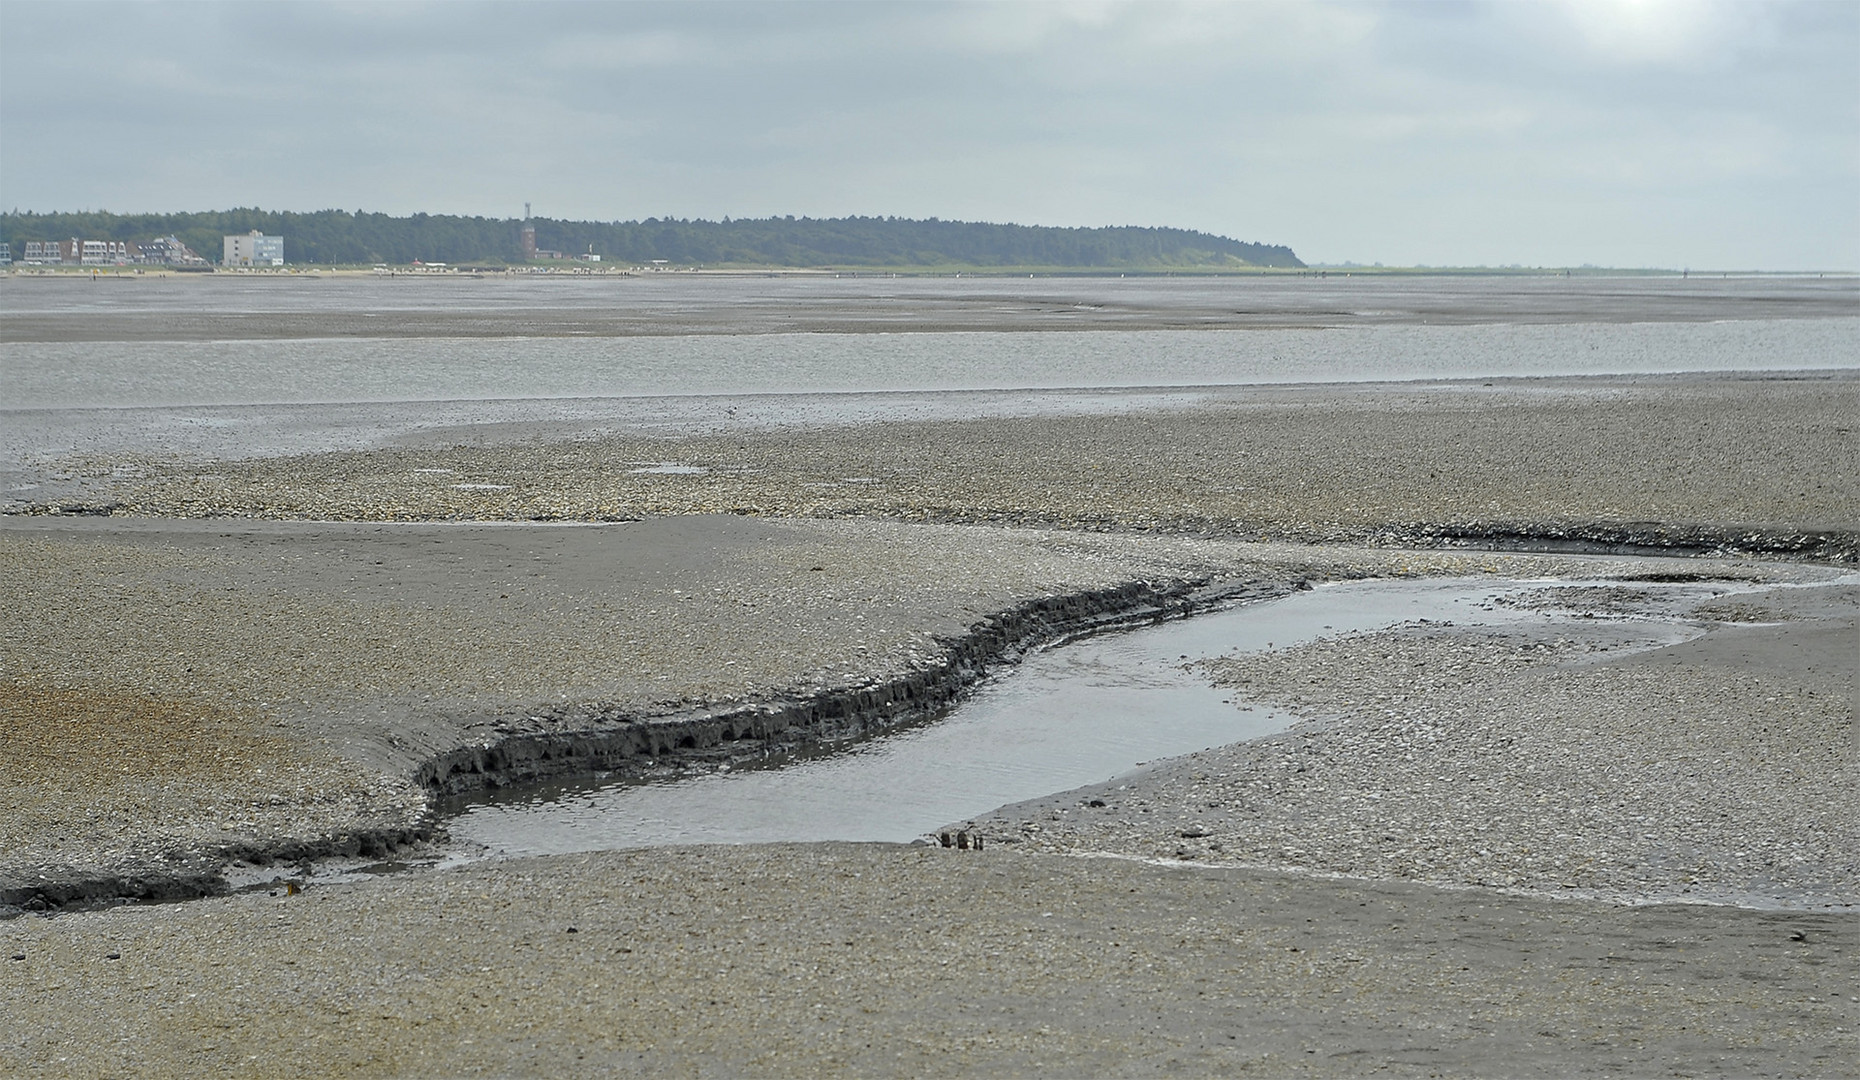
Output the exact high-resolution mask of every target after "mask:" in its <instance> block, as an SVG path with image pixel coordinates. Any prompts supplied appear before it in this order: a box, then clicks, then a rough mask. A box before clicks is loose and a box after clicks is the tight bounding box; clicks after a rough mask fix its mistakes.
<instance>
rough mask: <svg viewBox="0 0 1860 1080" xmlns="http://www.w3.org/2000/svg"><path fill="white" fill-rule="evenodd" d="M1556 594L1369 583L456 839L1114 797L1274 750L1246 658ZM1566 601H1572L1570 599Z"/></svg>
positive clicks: (625, 835) (1070, 656) (1151, 638)
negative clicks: (1164, 769)
mask: <svg viewBox="0 0 1860 1080" xmlns="http://www.w3.org/2000/svg"><path fill="white" fill-rule="evenodd" d="M1546 584H1551V583H1550V582H1519V581H1510V580H1504V581H1492V580H1489V579H1486V580H1479V581H1467V580H1456V581H1440V580H1432V581H1366V582H1351V583H1344V584H1337V585H1324V586H1319V587H1317V588H1315V589H1313V590H1311V591H1309V592H1303V593H1299V594H1296V595H1293V596H1289V597H1285V598H1282V599H1279V600H1274V601H1269V602H1266V603H1259V604H1248V605H1244V606H1241V607H1238V608H1234V609H1231V610H1228V611H1225V612H1218V613H1211V614H1204V615H1198V616H1196V617H1194V618H1192V619H1185V620H1181V621H1179V622H1173V623H1166V624H1163V625H1161V626H1156V627H1150V628H1146V629H1141V630H1134V631H1127V632H1123V633H1117V634H1108V635H1103V636H1100V637H1093V638H1088V639H1085V640H1082V641H1078V642H1074V643H1072V644H1069V645H1065V646H1062V647H1058V648H1053V649H1047V650H1044V651H1042V652H1039V653H1036V654H1034V655H1033V656H1031V657H1029V658H1027V659H1026V660H1025V661H1024V662H1022V663H1021V664H1020V665H1019V666H1018V667H1017V668H1015V669H1014V670H1012V671H1010V672H1008V673H1007V674H1005V675H1003V676H1001V677H998V678H995V679H992V680H990V681H989V682H988V683H987V684H986V685H984V686H983V687H981V688H980V689H979V690H978V691H977V692H976V693H975V694H973V695H972V696H971V697H970V698H968V699H967V700H965V701H964V702H963V703H962V704H961V705H960V706H958V707H957V708H956V709H954V710H952V711H951V712H950V713H949V714H948V715H947V716H945V717H944V718H942V719H940V720H938V721H937V722H935V723H931V724H925V725H922V726H919V727H915V728H912V729H909V730H906V731H900V732H895V733H891V734H888V735H884V736H880V737H877V738H873V739H870V740H867V741H865V742H863V743H860V744H857V745H855V746H853V747H851V748H848V749H846V750H844V751H841V752H838V753H835V754H832V755H829V756H823V757H819V758H811V759H805V760H800V761H794V762H790V763H788V764H785V765H782V766H780V767H777V768H767V769H748V770H740V771H735V772H725V773H717V774H710V775H703V776H691V777H683V778H678V779H671V780H659V781H645V782H641V781H624V782H610V783H607V784H604V785H602V784H598V783H587V784H581V785H561V786H553V787H547V788H539V789H529V790H527V791H526V790H521V789H518V790H507V791H503V792H492V793H487V794H485V795H484V796H481V797H480V798H481V800H482V801H476V802H472V803H470V804H468V805H467V806H466V807H465V809H464V810H463V812H462V813H461V814H459V816H457V817H455V818H453V819H452V820H451V821H450V823H449V826H448V827H449V829H450V831H451V833H452V835H453V837H454V838H455V839H457V840H462V841H466V842H469V843H475V844H481V845H483V846H484V847H485V848H487V849H489V850H490V851H491V852H492V853H494V854H508V855H540V854H559V853H565V852H574V851H595V850H610V849H616V848H631V847H651V846H657V845H668V844H696V843H774V842H781V841H811V840H876V841H894V842H902V841H909V840H912V839H915V838H917V837H919V836H921V835H923V834H924V833H925V832H927V831H928V830H930V829H934V828H936V827H938V826H939V825H942V824H945V823H947V822H951V821H959V820H962V819H963V818H966V817H972V816H974V815H976V814H980V813H983V812H986V811H988V810H992V809H994V808H996V807H998V806H1002V805H1004V804H1007V803H1013V802H1019V801H1022V800H1025V799H1031V798H1036V797H1039V796H1042V795H1047V794H1050V793H1052V792H1055V791H1064V790H1067V789H1070V788H1075V787H1079V786H1081V785H1084V784H1090V783H1096V782H1098V781H1102V780H1106V779H1109V778H1112V777H1115V776H1118V775H1121V774H1123V773H1126V772H1129V771H1130V770H1132V769H1134V768H1136V767H1137V766H1139V765H1141V764H1144V763H1146V762H1148V761H1150V760H1153V759H1157V758H1163V757H1172V756H1176V755H1180V754H1186V753H1190V752H1193V751H1196V750H1202V749H1206V748H1208V747H1212V746H1221V745H1225V744H1227V743H1232V742H1239V741H1242V740H1245V739H1254V738H1259V737H1260V736H1263V735H1270V734H1273V733H1274V732H1278V731H1282V730H1284V729H1285V728H1286V727H1289V726H1290V725H1291V724H1292V722H1293V721H1294V720H1295V719H1296V718H1295V717H1294V716H1292V715H1290V714H1288V713H1284V712H1279V711H1275V710H1269V709H1263V708H1253V709H1243V708H1240V707H1237V706H1236V705H1235V704H1234V702H1233V695H1232V692H1231V691H1224V690H1220V689H1217V688H1215V687H1213V686H1210V685H1209V684H1208V683H1207V682H1206V681H1205V679H1204V678H1203V677H1202V676H1201V675H1199V674H1198V673H1196V672H1194V671H1192V670H1189V665H1190V664H1191V663H1192V662H1193V661H1195V660H1199V659H1203V658H1206V657H1212V656H1220V655H1224V654H1228V653H1234V652H1247V651H1255V650H1264V649H1269V648H1284V647H1287V646H1290V645H1295V644H1299V643H1302V642H1306V641H1310V640H1313V639H1315V638H1318V637H1323V636H1329V635H1332V634H1341V633H1346V632H1349V631H1358V630H1372V629H1378V628H1381V627H1386V626H1391V625H1394V624H1396V623H1401V622H1406V621H1412V620H1420V619H1428V620H1434V621H1438V622H1452V623H1455V624H1457V625H1462V626H1465V625H1492V626H1503V625H1515V624H1520V623H1525V622H1534V623H1542V622H1544V621H1546V620H1548V619H1550V618H1552V617H1553V616H1549V615H1546V614H1544V613H1543V612H1537V611H1528V610H1520V609H1517V608H1512V607H1506V606H1503V605H1495V604H1493V603H1492V601H1493V600H1494V599H1495V598H1496V597H1498V596H1500V595H1504V594H1507V593H1514V592H1517V591H1520V590H1523V589H1527V588H1534V587H1541V586H1543V585H1546ZM1558 584H1563V583H1561V582H1559V583H1558Z"/></svg>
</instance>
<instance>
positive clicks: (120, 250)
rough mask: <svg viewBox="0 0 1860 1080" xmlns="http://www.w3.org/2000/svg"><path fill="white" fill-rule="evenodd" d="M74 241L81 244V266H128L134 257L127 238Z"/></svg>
mask: <svg viewBox="0 0 1860 1080" xmlns="http://www.w3.org/2000/svg"><path fill="white" fill-rule="evenodd" d="M74 243H77V244H79V247H78V250H77V263H78V265H79V266H126V265H128V263H129V261H130V259H132V258H134V253H132V251H131V250H130V248H131V245H130V244H129V242H128V241H126V240H82V241H74ZM66 261H67V262H69V261H70V260H69V259H67V260H66Z"/></svg>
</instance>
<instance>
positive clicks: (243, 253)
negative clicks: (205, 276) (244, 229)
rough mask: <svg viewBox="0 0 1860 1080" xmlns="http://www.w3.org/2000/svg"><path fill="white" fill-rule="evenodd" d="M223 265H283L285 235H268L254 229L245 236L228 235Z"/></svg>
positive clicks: (221, 261) (222, 260)
mask: <svg viewBox="0 0 1860 1080" xmlns="http://www.w3.org/2000/svg"><path fill="white" fill-rule="evenodd" d="M220 264H221V265H223V266H283V265H284V237H282V236H266V235H265V234H264V233H262V232H259V231H258V230H257V229H253V230H252V231H251V232H249V233H246V234H245V235H243V236H228V237H226V254H225V257H224V258H223V259H221V260H220Z"/></svg>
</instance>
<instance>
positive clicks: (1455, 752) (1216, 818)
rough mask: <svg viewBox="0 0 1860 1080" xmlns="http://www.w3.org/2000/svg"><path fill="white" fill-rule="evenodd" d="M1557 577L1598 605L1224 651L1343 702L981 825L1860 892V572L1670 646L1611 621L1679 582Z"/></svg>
mask: <svg viewBox="0 0 1860 1080" xmlns="http://www.w3.org/2000/svg"><path fill="white" fill-rule="evenodd" d="M1558 593H1568V594H1570V595H1568V596H1566V597H1563V598H1561V599H1562V601H1563V602H1564V603H1566V604H1568V605H1569V606H1570V607H1571V608H1573V610H1574V611H1575V612H1576V613H1578V614H1581V615H1585V616H1587V617H1588V619H1590V620H1596V621H1587V620H1582V619H1579V620H1572V621H1571V622H1567V623H1561V624H1556V623H1553V624H1551V625H1550V626H1549V627H1548V628H1544V629H1534V628H1527V629H1518V630H1503V631H1498V630H1491V629H1486V628H1466V629H1460V628H1454V627H1450V626H1442V625H1439V624H1423V625H1408V626H1403V627H1400V628H1397V629H1394V630H1389V631H1382V632H1377V633H1365V634H1352V635H1346V636H1344V637H1340V638H1334V639H1328V640H1321V641H1318V642H1314V643H1311V644H1308V645H1303V646H1299V647H1295V648H1290V649H1283V650H1277V651H1272V652H1267V653H1259V654H1250V655H1242V656H1234V657H1228V658H1223V659H1220V660H1216V661H1212V662H1210V663H1208V665H1207V667H1208V669H1209V671H1210V673H1211V674H1212V675H1213V677H1214V678H1215V680H1216V682H1217V683H1218V684H1219V685H1222V686H1229V687H1232V688H1234V689H1235V690H1236V691H1237V692H1238V693H1239V694H1240V695H1241V699H1242V700H1243V701H1245V702H1249V703H1263V704H1270V705H1273V706H1277V707H1280V708H1284V709H1288V710H1291V711H1293V712H1295V713H1296V714H1298V715H1301V716H1307V717H1311V718H1314V720H1318V721H1323V722H1308V723H1305V724H1301V725H1299V726H1296V727H1294V728H1293V729H1292V730H1291V731H1290V732H1288V733H1286V734H1285V735H1282V736H1277V737H1274V738H1269V739H1263V740H1257V741H1255V742H1252V743H1245V744H1239V745H1235V746H1230V747H1225V748H1222V749H1218V750H1210V751H1205V752H1202V753H1199V754H1195V755H1192V756H1191V757H1189V758H1186V759H1180V760H1177V761H1174V762H1171V763H1169V764H1167V765H1165V766H1162V767H1159V768H1157V769H1155V770H1153V771H1151V772H1149V773H1148V774H1146V775H1143V776H1140V777H1134V778H1131V779H1130V780H1128V781H1126V782H1123V783H1113V784H1108V785H1104V786H1101V787H1094V788H1088V789H1083V790H1081V791H1077V792H1071V793H1068V794H1066V795H1065V796H1063V797H1055V798H1050V799H1042V800H1037V801H1036V802H1034V803H1031V804H1025V805H1022V806H1019V807H1012V808H1007V809H1005V810H1003V811H998V812H997V813H996V814H994V815H991V816H990V817H989V818H987V819H984V820H982V821H981V822H979V823H978V824H979V825H980V826H981V828H982V830H983V831H984V833H985V834H987V835H989V836H992V837H995V838H997V839H1000V840H1005V841H1007V842H1010V843H1015V844H1021V845H1025V846H1027V847H1029V848H1032V849H1035V850H1041V851H1056V852H1069V853H1075V854H1076V853H1105V854H1118V855H1131V856H1137V857H1144V858H1157V859H1178V860H1196V861H1202V862H1211V863H1216V864H1234V865H1243V866H1272V867H1280V868H1287V869H1300V870H1306V871H1312V872H1319V873H1337V874H1349V875H1353V876H1361V877H1370V878H1395V879H1412V880H1421V881H1429V882H1435V883H1439V884H1443V885H1451V886H1480V887H1496V888H1506V889H1517V890H1527V891H1532V892H1539V893H1550V894H1556V893H1558V892H1568V893H1571V894H1576V895H1584V896H1601V897H1607V898H1611V899H1621V900H1645V899H1648V898H1664V899H1674V900H1688V899H1689V900H1711V901H1716V902H1731V903H1754V904H1759V905H1764V904H1769V905H1776V904H1782V905H1788V906H1808V907H1820V906H1827V907H1834V908H1839V909H1843V910H1847V911H1852V910H1853V909H1854V905H1856V904H1860V824H1857V823H1860V753H1857V752H1856V748H1855V743H1854V740H1853V737H1852V732H1853V722H1854V721H1853V700H1854V657H1855V644H1856V618H1855V616H1856V608H1857V607H1860V587H1857V586H1854V585H1851V584H1850V585H1845V586H1832V587H1827V588H1806V589H1805V588H1784V589H1775V590H1771V591H1769V592H1767V593H1758V594H1755V595H1754V596H1746V598H1745V599H1744V600H1743V602H1742V608H1741V610H1742V612H1743V613H1745V614H1757V613H1760V614H1762V615H1764V616H1766V617H1768V618H1772V619H1775V618H1783V619H1786V620H1787V621H1786V622H1782V623H1781V624H1779V625H1756V626H1749V625H1736V624H1708V625H1710V626H1711V628H1710V630H1709V631H1708V632H1707V633H1706V634H1705V635H1704V636H1703V637H1700V638H1698V639H1695V640H1693V641H1689V642H1685V643H1682V644H1675V645H1669V646H1667V647H1665V648H1659V649H1656V650H1654V651H1642V650H1644V649H1646V647H1647V646H1649V645H1653V644H1657V641H1652V640H1649V631H1648V630H1647V629H1646V627H1645V625H1644V624H1637V623H1635V622H1633V621H1622V622H1613V621H1602V620H1606V619H1608V618H1610V617H1613V618H1621V617H1624V616H1626V617H1630V618H1631V617H1632V616H1634V615H1636V614H1640V613H1642V612H1644V611H1645V610H1647V609H1649V608H1658V607H1660V606H1669V607H1670V606H1671V605H1661V604H1659V603H1658V601H1657V600H1654V599H1653V598H1651V597H1649V598H1648V600H1647V601H1645V602H1642V603H1639V604H1624V603H1623V601H1624V600H1625V599H1629V598H1632V597H1633V596H1635V595H1637V594H1640V595H1645V593H1644V591H1643V590H1636V589H1628V588H1620V587H1616V588H1607V589H1594V588H1572V589H1557V588H1550V589H1545V590H1542V592H1541V593H1540V594H1539V599H1540V600H1545V599H1548V600H1555V599H1556V596H1555V594H1558ZM1544 594H1549V595H1548V596H1547V597H1546V596H1545V595H1544ZM1598 594H1599V595H1598ZM1598 601H1599V603H1598ZM1758 604H1761V605H1762V609H1760V610H1759V609H1758V608H1757V605H1758ZM1681 606H1683V607H1693V606H1692V605H1681ZM1693 610H1694V611H1698V610H1703V611H1705V612H1706V613H1708V614H1711V613H1715V614H1717V615H1718V616H1719V617H1723V615H1724V614H1725V612H1724V603H1723V602H1719V603H1718V604H1711V603H1707V604H1703V605H1698V606H1697V607H1693ZM1598 616H1600V618H1599V619H1598V618H1597V617H1598ZM1623 652H1626V655H1622V654H1623Z"/></svg>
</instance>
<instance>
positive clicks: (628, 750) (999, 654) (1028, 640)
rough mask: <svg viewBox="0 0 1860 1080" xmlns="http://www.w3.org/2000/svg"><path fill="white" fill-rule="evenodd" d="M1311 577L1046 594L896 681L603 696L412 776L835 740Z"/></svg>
mask: <svg viewBox="0 0 1860 1080" xmlns="http://www.w3.org/2000/svg"><path fill="white" fill-rule="evenodd" d="M1308 587H1309V586H1308V585H1307V584H1306V583H1305V582H1302V581H1299V582H1277V581H1271V582H1269V581H1248V582H1240V583H1224V584H1218V585H1215V584H1210V583H1208V582H1206V581H1176V582H1165V583H1152V582H1130V583H1126V584H1124V585H1120V586H1116V587H1114V588H1109V589H1100V590H1092V591H1087V592H1080V593H1072V594H1068V595H1065V596H1055V597H1045V598H1042V599H1038V600H1031V601H1028V602H1026V603H1024V604H1021V605H1019V606H1018V607H1015V608H1013V609H1010V610H1008V611H1006V612H1003V613H1001V614H998V615H995V616H993V617H992V618H989V619H986V620H983V621H982V622H979V623H977V624H975V625H974V626H972V627H970V628H969V632H968V633H967V634H965V635H963V636H962V637H961V638H958V639H956V640H954V641H950V642H946V643H945V644H944V653H943V659H942V660H941V662H939V663H938V664H936V665H935V666H933V667H927V668H922V669H919V670H916V671H912V672H909V673H907V674H904V675H900V676H898V677H896V678H892V679H889V680H884V681H873V682H870V683H866V684H864V685H861V686H852V687H837V688H834V689H830V690H827V691H825V692H823V693H819V694H813V695H809V696H807V697H802V698H794V699H789V700H784V701H765V702H754V703H749V704H741V705H729V706H722V707H716V708H709V709H701V710H693V711H688V712H677V713H669V714H661V715H651V716H637V715H629V714H627V713H625V712H622V711H618V710H602V709H599V708H598V707H596V708H588V707H583V708H580V709H573V708H570V709H557V710H551V711H548V712H543V713H537V714H532V715H529V716H525V717H523V718H522V719H521V720H518V721H511V722H508V723H506V724H505V725H502V726H503V728H504V729H505V731H506V732H507V733H506V734H504V736H503V737H502V738H500V739H498V740H496V741H495V742H490V743H487V744H485V745H481V746H466V747H460V748H458V749H456V750H453V751H451V752H449V753H445V754H440V755H438V756H437V757H434V758H431V759H429V760H428V761H427V762H425V763H424V764H422V765H421V766H420V767H419V768H418V769H417V770H415V772H414V774H413V776H414V779H415V781H416V782H418V783H419V784H421V785H422V786H424V787H425V788H426V789H427V790H428V791H431V792H433V793H434V794H435V795H442V796H444V795H458V794H461V793H464V792H469V791H472V790H476V789H478V788H484V787H495V786H500V785H505V784H513V783H528V782H532V781H537V780H547V779H553V778H559V777H563V776H568V775H573V774H587V773H614V774H618V775H621V776H626V775H640V774H644V773H646V772H648V771H655V770H662V769H677V768H680V767H692V766H699V767H706V766H715V765H719V764H724V763H731V762H740V761H754V760H760V759H764V758H767V757H770V756H773V755H776V754H792V753H796V752H807V751H810V750H818V749H822V748H828V747H832V746H834V745H837V744H840V743H844V742H848V741H851V740H854V739H858V738H861V737H863V736H867V735H871V734H873V733H876V732H879V731H883V730H886V729H888V728H893V727H897V726H899V725H901V724H909V723H913V722H916V721H921V720H925V719H928V718H930V717H932V716H934V715H936V714H937V713H938V712H941V711H942V710H944V709H947V708H949V707H950V706H951V705H953V704H955V703H956V702H957V701H958V700H960V699H961V697H962V696H963V694H965V693H966V692H967V691H968V690H969V689H970V688H972V687H973V686H974V685H975V684H976V683H977V682H979V681H980V680H981V679H982V678H983V677H984V676H985V675H986V674H987V673H988V671H989V669H990V668H991V667H993V666H995V665H998V664H1001V663H1011V662H1013V661H1014V660H1015V659H1017V658H1018V657H1020V656H1021V655H1023V654H1025V653H1026V652H1027V651H1029V650H1031V649H1034V648H1038V647H1040V646H1043V645H1050V644H1054V643H1057V642H1060V641H1065V640H1068V639H1070V638H1074V637H1078V636H1080V635H1084V634H1090V633H1096V632H1099V631H1102V630H1113V629H1124V628H1128V627H1132V626H1139V625H1143V624H1145V623H1152V622H1160V621H1163V620H1165V619H1171V618H1181V617H1183V616H1186V615H1190V614H1193V613H1195V612H1197V611H1202V610H1206V609H1208V608H1211V607H1216V606H1226V605H1230V604H1235V603H1242V602H1246V601H1254V600H1266V599H1270V598H1273V597H1277V596H1283V595H1285V594H1287V593H1290V592H1294V591H1297V590H1298V589H1301V588H1308ZM512 728H516V729H518V730H514V731H512V730H510V729H512Z"/></svg>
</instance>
